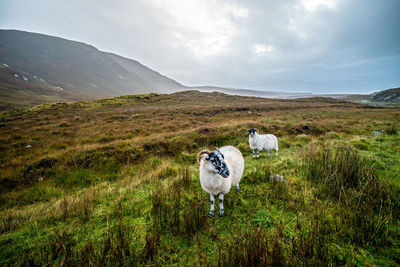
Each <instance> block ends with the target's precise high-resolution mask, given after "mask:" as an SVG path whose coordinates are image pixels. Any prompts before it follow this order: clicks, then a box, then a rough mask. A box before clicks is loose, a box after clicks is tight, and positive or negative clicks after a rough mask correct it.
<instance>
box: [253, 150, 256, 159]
mask: <svg viewBox="0 0 400 267" xmlns="http://www.w3.org/2000/svg"><path fill="white" fill-rule="evenodd" d="M255 158H256V151H255V150H253V159H255Z"/></svg>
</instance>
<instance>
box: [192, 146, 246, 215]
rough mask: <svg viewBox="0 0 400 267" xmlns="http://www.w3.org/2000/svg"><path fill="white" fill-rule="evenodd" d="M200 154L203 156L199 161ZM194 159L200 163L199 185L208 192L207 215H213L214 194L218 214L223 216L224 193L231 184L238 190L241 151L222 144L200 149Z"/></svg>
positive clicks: (241, 169) (241, 161)
mask: <svg viewBox="0 0 400 267" xmlns="http://www.w3.org/2000/svg"><path fill="white" fill-rule="evenodd" d="M202 155H204V156H203V158H202V159H201V162H200V157H201V156H202ZM196 159H197V163H199V164H200V183H201V187H202V188H203V190H204V191H206V192H207V193H209V194H210V201H211V208H210V213H209V216H210V217H213V216H214V196H219V216H223V215H224V195H225V194H227V193H228V192H229V190H230V189H231V187H232V186H236V191H239V182H240V179H241V178H242V175H243V170H244V158H243V156H242V153H241V152H240V151H239V150H238V149H237V148H235V147H233V146H224V147H221V148H219V149H218V148H217V149H216V150H214V151H209V150H202V151H200V152H199V153H198V154H197V158H196Z"/></svg>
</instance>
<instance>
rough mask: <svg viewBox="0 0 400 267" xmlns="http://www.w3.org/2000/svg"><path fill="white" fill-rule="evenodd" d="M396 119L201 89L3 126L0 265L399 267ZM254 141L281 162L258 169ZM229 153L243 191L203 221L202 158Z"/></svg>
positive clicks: (317, 102)
mask: <svg viewBox="0 0 400 267" xmlns="http://www.w3.org/2000/svg"><path fill="white" fill-rule="evenodd" d="M399 118H400V110H399V109H398V108H385V107H372V106H365V105H360V104H355V103H348V102H344V101H341V100H337V99H332V98H324V97H315V98H301V99H295V100H294V99H266V98H257V97H240V96H233V95H226V94H223V93H217V92H213V93H202V92H199V91H185V92H178V93H173V94H141V95H128V96H123V97H112V98H107V99H97V100H85V101H79V102H69V103H53V104H43V105H40V106H36V107H33V108H31V109H28V110H26V111H23V112H18V113H16V114H13V115H4V116H2V117H0V151H1V153H0V265H1V266H10V265H18V266H19V265H23V266H25V265H39V266H43V265H46V266H47V265H49V266H55V265H58V266H59V265H68V266H89V265H91V266H121V265H123V266H125V265H126V266H145V265H147V266H156V265H157V266H170V265H175V266H215V265H220V266H272V265H274V266H283V265H288V266H332V265H360V266H365V265H366V266H376V265H379V266H382V265H383V266H398V265H399V264H400V258H399V255H400V250H399V248H400V243H399V242H400V226H399V225H400V224H399V221H400V217H399V216H400V180H399V176H398V173H399V172H400V161H399V158H398V155H399V153H400V151H399V149H400V137H399V134H398V133H399V125H400V121H399ZM249 128H257V129H258V130H259V131H260V132H261V133H273V134H275V135H276V136H277V137H278V139H279V156H278V157H276V156H271V157H267V155H266V152H264V151H263V152H261V153H260V157H261V158H260V159H259V160H253V159H252V151H251V150H250V148H249V146H248V133H247V129H249ZM372 131H380V132H383V133H382V134H381V135H380V136H376V135H374V134H372ZM228 144H230V145H234V146H235V147H237V148H239V149H240V151H241V152H242V154H243V156H244V159H245V171H244V175H243V179H242V181H241V183H240V188H241V190H240V192H236V191H235V190H231V191H230V192H229V193H228V194H226V195H225V199H224V205H225V216H224V217H218V216H216V217H214V218H209V217H208V216H207V214H208V212H209V208H210V202H209V195H208V194H206V193H205V192H204V191H203V190H202V188H201V186H200V182H199V178H198V176H199V171H198V165H197V164H196V162H195V159H196V154H197V153H198V152H199V151H200V150H202V149H211V150H213V149H214V148H215V147H222V146H225V145H228ZM276 173H278V174H280V175H283V176H284V177H285V180H286V182H285V183H277V182H276V181H275V180H273V179H271V178H270V177H271V175H273V174H276ZM216 204H217V203H216ZM216 211H218V205H216Z"/></svg>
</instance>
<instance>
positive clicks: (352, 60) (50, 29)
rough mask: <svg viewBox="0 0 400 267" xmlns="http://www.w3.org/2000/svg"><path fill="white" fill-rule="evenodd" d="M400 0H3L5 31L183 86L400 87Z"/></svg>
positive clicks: (333, 89)
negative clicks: (74, 47)
mask: <svg viewBox="0 0 400 267" xmlns="http://www.w3.org/2000/svg"><path fill="white" fill-rule="evenodd" d="M399 14H400V0H375V1H373V0H280V1H276V0H247V1H245V0H242V1H239V0H236V1H235V0H227V1H225V0H131V1H128V0H112V1H111V0H109V1H107V0H103V1H99V0H86V1H78V0H68V1H67V0H66V1H61V0H59V1H57V0H35V1H28V0H25V1H22V0H1V2H0V28H2V29H18V30H26V31H32V32H40V33H45V34H49V35H55V36H59V37H64V38H67V39H72V40H77V41H82V42H85V43H88V44H91V45H94V46H96V47H97V48H99V49H100V50H104V51H109V52H114V53H117V54H120V55H122V56H125V57H129V58H132V59H136V60H138V61H140V62H141V63H143V64H144V65H147V66H149V67H151V68H153V69H155V70H157V71H159V72H161V73H163V74H165V75H167V76H169V77H171V78H173V79H175V80H177V81H179V82H181V83H183V84H185V85H216V86H223V87H233V88H250V89H256V90H273V91H291V92H295V91H297V92H314V93H370V92H374V91H378V90H383V89H387V88H391V87H399V86H400V15H399Z"/></svg>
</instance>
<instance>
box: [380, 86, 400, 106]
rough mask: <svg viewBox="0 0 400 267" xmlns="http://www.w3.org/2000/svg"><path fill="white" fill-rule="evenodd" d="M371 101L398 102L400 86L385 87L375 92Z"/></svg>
mask: <svg viewBox="0 0 400 267" xmlns="http://www.w3.org/2000/svg"><path fill="white" fill-rule="evenodd" d="M373 101H376V102H395V103H400V87H399V88H392V89H387V90H384V91H381V92H379V93H377V94H375V95H374V97H373Z"/></svg>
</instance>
